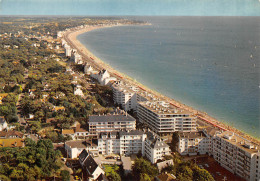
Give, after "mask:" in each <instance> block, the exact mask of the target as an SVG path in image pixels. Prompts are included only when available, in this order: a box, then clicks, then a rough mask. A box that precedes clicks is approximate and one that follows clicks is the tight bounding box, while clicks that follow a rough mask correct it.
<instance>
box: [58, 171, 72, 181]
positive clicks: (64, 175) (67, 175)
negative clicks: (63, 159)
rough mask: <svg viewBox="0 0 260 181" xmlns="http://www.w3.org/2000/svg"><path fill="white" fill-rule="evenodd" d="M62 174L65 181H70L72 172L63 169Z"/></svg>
mask: <svg viewBox="0 0 260 181" xmlns="http://www.w3.org/2000/svg"><path fill="white" fill-rule="evenodd" d="M60 176H61V178H62V180H63V181H70V172H69V171H67V170H62V171H61V172H60Z"/></svg>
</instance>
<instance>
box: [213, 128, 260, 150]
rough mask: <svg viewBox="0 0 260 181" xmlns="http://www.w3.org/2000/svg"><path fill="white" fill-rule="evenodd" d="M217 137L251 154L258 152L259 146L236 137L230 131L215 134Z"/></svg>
mask: <svg viewBox="0 0 260 181" xmlns="http://www.w3.org/2000/svg"><path fill="white" fill-rule="evenodd" d="M217 136H218V137H220V138H222V139H224V140H226V141H228V142H229V143H231V144H233V145H236V146H237V147H239V148H240V149H242V150H244V151H246V152H248V153H251V154H252V153H257V152H258V151H259V150H260V148H259V147H260V145H257V144H255V143H252V142H250V141H249V140H247V139H245V138H243V137H241V136H238V135H237V134H235V133H234V132H232V131H224V132H222V133H220V134H217Z"/></svg>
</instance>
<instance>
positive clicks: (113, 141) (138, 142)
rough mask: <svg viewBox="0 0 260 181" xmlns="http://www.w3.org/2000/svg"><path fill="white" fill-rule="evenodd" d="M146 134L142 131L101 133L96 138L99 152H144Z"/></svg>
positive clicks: (127, 153) (107, 153)
mask: <svg viewBox="0 0 260 181" xmlns="http://www.w3.org/2000/svg"><path fill="white" fill-rule="evenodd" d="M145 138H146V134H145V133H144V132H142V131H138V130H131V131H119V132H111V133H107V132H106V133H101V134H100V136H99V139H98V151H99V154H106V155H109V154H120V155H131V154H138V153H139V152H140V153H142V154H144V140H145Z"/></svg>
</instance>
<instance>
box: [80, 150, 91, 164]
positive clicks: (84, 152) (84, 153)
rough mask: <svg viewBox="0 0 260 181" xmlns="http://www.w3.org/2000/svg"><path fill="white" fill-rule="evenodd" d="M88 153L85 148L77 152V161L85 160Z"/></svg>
mask: <svg viewBox="0 0 260 181" xmlns="http://www.w3.org/2000/svg"><path fill="white" fill-rule="evenodd" d="M88 155H89V154H88V152H87V151H86V150H85V149H84V150H83V151H82V152H81V153H80V154H79V161H80V163H81V164H82V163H83V162H84V161H85V159H86V158H87V156H88Z"/></svg>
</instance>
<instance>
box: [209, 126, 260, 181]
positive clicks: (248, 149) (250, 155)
mask: <svg viewBox="0 0 260 181" xmlns="http://www.w3.org/2000/svg"><path fill="white" fill-rule="evenodd" d="M259 156H260V152H259V148H258V147H257V145H254V144H253V143H250V142H249V141H248V140H246V139H244V138H242V137H240V136H238V135H235V134H234V133H233V132H230V131H225V132H223V133H219V134H217V135H216V137H215V139H214V140H213V157H214V159H215V160H216V161H217V162H218V163H219V164H220V165H221V166H222V167H224V168H226V169H227V170H229V171H230V172H232V173H234V174H236V175H238V176H240V177H242V178H244V179H246V180H250V181H256V180H257V181H259V179H260V176H259V174H260V167H259V166H260V165H259V163H260V160H259Z"/></svg>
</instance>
